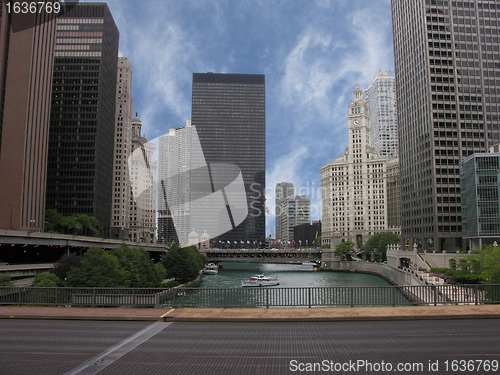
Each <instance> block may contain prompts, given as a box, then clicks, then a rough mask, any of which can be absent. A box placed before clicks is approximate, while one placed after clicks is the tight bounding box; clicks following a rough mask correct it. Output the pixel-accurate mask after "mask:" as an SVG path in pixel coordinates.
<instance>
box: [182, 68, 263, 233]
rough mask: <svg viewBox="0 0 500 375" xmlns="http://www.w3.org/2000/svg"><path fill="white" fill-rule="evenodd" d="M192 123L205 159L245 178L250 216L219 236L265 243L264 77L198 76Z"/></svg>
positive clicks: (194, 86)
mask: <svg viewBox="0 0 500 375" xmlns="http://www.w3.org/2000/svg"><path fill="white" fill-rule="evenodd" d="M191 121H192V125H193V126H195V127H196V129H197V132H198V136H199V140H200V143H201V147H202V149H203V153H204V155H205V159H206V162H207V163H208V164H210V163H231V164H235V165H236V166H237V167H239V168H240V169H241V173H242V176H243V180H244V185H245V191H246V196H247V207H248V216H246V219H245V220H244V221H243V222H242V223H241V224H239V225H233V229H232V230H230V231H229V232H227V233H225V234H224V235H222V236H219V237H218V239H219V240H221V239H222V240H230V241H233V242H234V241H264V239H265V235H266V232H265V208H264V196H263V193H264V189H265V182H266V181H265V155H266V154H265V125H266V120H265V77H264V75H249V74H214V73H205V74H202V73H195V74H193V102H192V114H191ZM202 229H203V228H202ZM209 234H210V233H209Z"/></svg>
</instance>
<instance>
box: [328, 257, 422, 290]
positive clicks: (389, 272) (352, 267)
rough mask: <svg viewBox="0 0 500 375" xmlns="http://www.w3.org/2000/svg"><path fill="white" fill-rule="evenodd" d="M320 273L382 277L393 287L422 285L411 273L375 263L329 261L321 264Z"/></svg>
mask: <svg viewBox="0 0 500 375" xmlns="http://www.w3.org/2000/svg"><path fill="white" fill-rule="evenodd" d="M320 270H321V271H330V272H357V273H369V274H372V275H377V276H380V277H383V278H384V279H386V280H388V281H389V282H391V283H392V284H394V285H424V283H423V282H422V281H421V280H419V279H418V278H417V277H415V276H414V275H412V274H411V273H408V272H404V271H402V270H399V269H397V268H394V267H391V266H388V265H386V264H381V263H376V262H353V261H330V262H322V265H321V268H320Z"/></svg>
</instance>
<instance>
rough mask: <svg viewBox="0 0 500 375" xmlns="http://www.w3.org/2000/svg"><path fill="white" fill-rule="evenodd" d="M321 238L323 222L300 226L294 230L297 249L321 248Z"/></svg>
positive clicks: (318, 221)
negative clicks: (319, 241)
mask: <svg viewBox="0 0 500 375" xmlns="http://www.w3.org/2000/svg"><path fill="white" fill-rule="evenodd" d="M320 238H321V220H316V221H313V222H312V223H304V224H300V225H297V226H296V227H294V228H293V239H294V241H295V245H296V246H297V247H301V248H311V247H318V246H321V244H320V243H318V240H319V239H320Z"/></svg>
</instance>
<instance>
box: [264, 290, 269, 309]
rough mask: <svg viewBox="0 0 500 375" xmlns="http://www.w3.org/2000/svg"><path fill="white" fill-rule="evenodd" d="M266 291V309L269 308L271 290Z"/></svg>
mask: <svg viewBox="0 0 500 375" xmlns="http://www.w3.org/2000/svg"><path fill="white" fill-rule="evenodd" d="M265 291H266V308H269V288H266V289H265Z"/></svg>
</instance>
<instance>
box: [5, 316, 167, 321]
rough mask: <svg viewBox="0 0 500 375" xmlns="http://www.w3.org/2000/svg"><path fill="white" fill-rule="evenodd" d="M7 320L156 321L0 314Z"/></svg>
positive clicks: (134, 318) (148, 319)
mask: <svg viewBox="0 0 500 375" xmlns="http://www.w3.org/2000/svg"><path fill="white" fill-rule="evenodd" d="M0 319H7V320H83V321H85V320H86V321H131V322H133V321H135V322H157V321H158V319H159V318H157V317H126V316H81V315H60V316H57V315H0Z"/></svg>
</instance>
